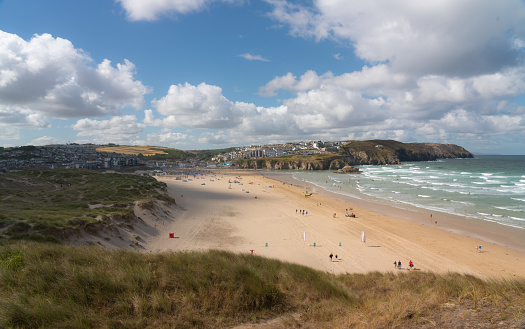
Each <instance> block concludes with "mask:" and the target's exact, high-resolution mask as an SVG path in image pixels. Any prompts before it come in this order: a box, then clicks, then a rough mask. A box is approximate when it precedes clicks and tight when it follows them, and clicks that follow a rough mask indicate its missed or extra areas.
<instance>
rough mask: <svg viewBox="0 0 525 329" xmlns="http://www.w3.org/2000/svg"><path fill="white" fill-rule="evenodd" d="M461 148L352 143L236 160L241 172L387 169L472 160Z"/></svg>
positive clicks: (385, 141)
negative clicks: (324, 151)
mask: <svg viewBox="0 0 525 329" xmlns="http://www.w3.org/2000/svg"><path fill="white" fill-rule="evenodd" d="M472 157H473V156H472V154H471V153H470V152H468V151H467V150H465V149H464V148H463V147H461V146H458V145H454V144H439V143H401V142H396V141H392V140H374V141H352V142H350V143H348V144H346V145H345V146H343V147H342V148H341V152H340V153H333V155H329V156H323V157H320V156H317V155H312V156H306V157H304V156H301V157H299V156H297V157H293V156H292V157H280V158H261V159H248V160H240V161H238V163H237V166H238V167H240V168H243V169H274V170H284V169H288V170H339V169H342V168H343V167H345V166H347V165H350V166H355V165H387V164H400V163H401V162H407V161H434V160H437V159H449V158H472Z"/></svg>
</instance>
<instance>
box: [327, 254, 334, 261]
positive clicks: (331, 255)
mask: <svg viewBox="0 0 525 329" xmlns="http://www.w3.org/2000/svg"><path fill="white" fill-rule="evenodd" d="M328 257H330V261H332V257H334V255H333V254H332V253H330V256H328Z"/></svg>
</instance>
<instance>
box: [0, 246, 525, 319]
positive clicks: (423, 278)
mask: <svg viewBox="0 0 525 329" xmlns="http://www.w3.org/2000/svg"><path fill="white" fill-rule="evenodd" d="M524 309H525V282H524V281H523V280H521V281H520V280H517V281H490V282H487V281H483V280H479V279H477V278H474V277H471V276H464V275H457V274H449V275H437V274H432V273H416V272H409V273H406V274H397V275H396V274H389V273H370V274H366V275H362V274H353V275H341V276H333V275H329V274H327V273H322V272H319V271H315V270H312V269H309V268H306V267H303V266H299V265H294V264H288V263H283V262H279V261H276V260H270V259H265V258H262V257H257V256H254V255H248V254H242V255H236V254H232V253H229V252H223V251H210V252H205V253H198V252H188V253H163V254H139V253H135V252H130V251H109V250H104V249H101V248H96V247H70V246H63V245H57V244H48V243H36V242H28V241H20V242H12V241H11V242H9V243H4V244H3V245H1V246H0V327H1V328H71V327H74V328H158V327H162V328H228V327H232V326H235V325H239V324H243V323H252V322H258V321H264V320H267V319H275V318H279V319H282V321H281V322H278V324H276V326H275V327H274V328H277V326H281V327H282V328H285V327H286V328H398V327H399V328H400V327H408V328H415V327H418V328H425V327H426V328H435V327H457V326H458V323H459V324H462V323H469V328H478V327H479V328H482V327H483V328H491V326H492V327H493V328H499V327H506V328H520V325H523V324H525V323H523V321H524V320H525V316H524ZM290 314H292V315H294V316H291V317H290V316H288V317H287V316H286V315H290ZM457 321H463V322H457ZM465 321H467V322H465ZM279 323H280V324H279Z"/></svg>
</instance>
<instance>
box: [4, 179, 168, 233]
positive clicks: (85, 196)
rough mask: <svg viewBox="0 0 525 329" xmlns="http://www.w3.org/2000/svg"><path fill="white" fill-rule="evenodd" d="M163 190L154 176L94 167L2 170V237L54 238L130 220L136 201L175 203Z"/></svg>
mask: <svg viewBox="0 0 525 329" xmlns="http://www.w3.org/2000/svg"><path fill="white" fill-rule="evenodd" d="M164 190H165V184H164V183H161V182H158V181H157V180H155V179H154V178H152V177H143V176H138V175H130V174H116V173H107V174H103V173H99V172H96V171H92V170H76V169H67V170H30V171H22V172H13V173H9V174H1V175H0V209H1V210H0V237H3V238H6V237H7V238H13V239H28V238H29V239H35V240H53V237H55V236H57V235H60V232H61V231H63V230H65V229H71V228H79V227H84V226H86V225H90V224H93V223H99V222H104V221H105V220H107V219H108V218H111V217H119V218H128V217H130V216H132V213H133V211H132V209H130V208H129V207H128V205H131V204H132V203H133V202H135V201H140V202H149V201H150V200H152V199H154V198H155V199H162V200H165V201H173V199H171V197H169V196H168V195H167V194H165V193H164ZM90 206H91V207H90ZM54 240H56V239H54Z"/></svg>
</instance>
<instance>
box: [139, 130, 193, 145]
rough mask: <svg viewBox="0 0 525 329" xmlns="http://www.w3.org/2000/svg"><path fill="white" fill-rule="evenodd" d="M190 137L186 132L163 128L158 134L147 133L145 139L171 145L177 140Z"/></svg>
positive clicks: (149, 141)
mask: <svg viewBox="0 0 525 329" xmlns="http://www.w3.org/2000/svg"><path fill="white" fill-rule="evenodd" d="M189 138H190V136H188V135H187V134H183V133H179V132H172V131H170V130H169V129H163V130H162V131H161V132H160V133H158V134H148V135H147V137H146V140H147V141H148V143H152V144H154V143H162V145H170V144H171V145H173V144H176V143H178V142H182V141H186V140H188V139H189Z"/></svg>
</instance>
